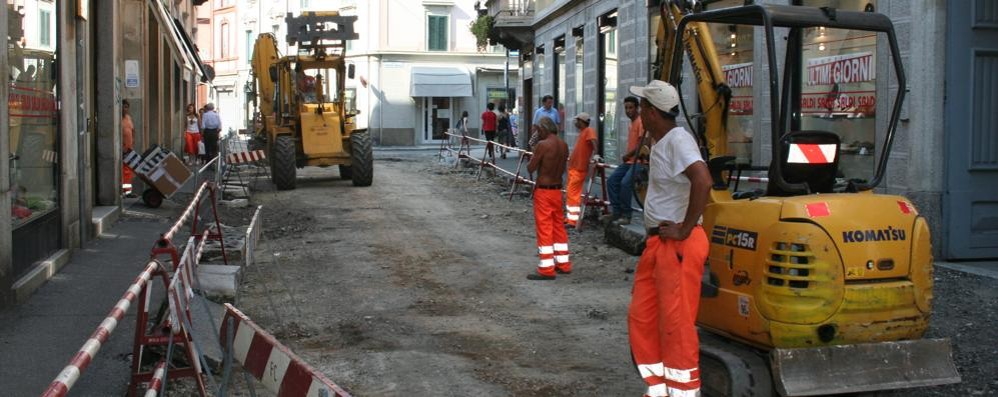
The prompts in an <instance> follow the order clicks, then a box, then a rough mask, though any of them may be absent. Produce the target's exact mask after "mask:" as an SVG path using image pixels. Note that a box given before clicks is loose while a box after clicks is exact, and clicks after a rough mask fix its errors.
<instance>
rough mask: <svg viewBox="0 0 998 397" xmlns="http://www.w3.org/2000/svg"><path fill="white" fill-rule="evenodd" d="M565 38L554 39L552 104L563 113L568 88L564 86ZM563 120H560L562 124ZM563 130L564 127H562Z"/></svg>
mask: <svg viewBox="0 0 998 397" xmlns="http://www.w3.org/2000/svg"><path fill="white" fill-rule="evenodd" d="M565 75H566V69H565V36H561V37H559V38H557V39H554V76H555V78H554V84H555V87H554V103H556V104H558V109H560V110H562V111H563V112H564V109H565V102H566V101H568V98H567V95H566V94H565V91H566V90H567V88H568V87H566V84H565V77H566V76H565ZM564 123H565V120H564V119H562V124H564ZM562 129H564V126H562Z"/></svg>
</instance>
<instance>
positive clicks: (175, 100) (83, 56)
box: [0, 0, 203, 306]
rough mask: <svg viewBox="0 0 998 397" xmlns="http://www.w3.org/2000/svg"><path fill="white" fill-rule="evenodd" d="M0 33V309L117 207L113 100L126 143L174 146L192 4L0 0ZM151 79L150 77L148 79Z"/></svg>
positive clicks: (187, 75)
mask: <svg viewBox="0 0 998 397" xmlns="http://www.w3.org/2000/svg"><path fill="white" fill-rule="evenodd" d="M5 3H6V4H5V7H2V8H0V30H4V31H7V32H8V35H7V36H8V44H7V45H6V46H4V47H3V49H2V50H0V65H2V67H3V68H4V69H5V70H7V71H8V73H4V75H3V77H0V78H2V79H3V80H4V81H3V84H0V87H2V88H0V90H3V91H0V95H2V96H4V97H7V98H8V104H7V106H5V107H3V109H2V110H0V120H3V122H2V123H0V152H2V153H7V156H6V159H5V161H3V162H0V306H5V305H10V304H13V303H16V302H20V301H23V300H24V299H26V298H27V297H28V296H29V295H30V294H31V292H32V291H34V290H35V289H37V288H38V287H39V286H40V285H42V284H43V283H44V282H45V281H46V280H48V279H49V278H50V277H52V276H53V275H54V274H55V273H57V272H58V271H59V268H60V267H61V266H62V265H63V264H65V263H66V262H67V261H68V260H69V258H70V256H71V255H72V253H73V251H74V250H76V249H79V248H80V247H81V246H82V245H83V244H84V243H85V242H86V241H88V240H91V239H93V238H94V237H95V234H96V233H95V229H94V226H93V223H92V217H93V214H94V213H95V212H101V213H105V212H115V211H119V210H120V206H121V204H122V198H121V126H120V115H121V106H120V103H121V100H122V99H128V100H129V101H132V106H131V108H132V115H133V118H134V119H135V124H136V133H135V148H136V150H142V149H143V148H146V147H148V146H149V145H151V144H154V143H155V144H160V145H165V146H167V147H168V148H170V149H173V150H176V149H179V148H180V146H179V144H180V138H181V137H182V135H180V132H181V131H180V128H181V127H180V125H181V124H180V122H181V121H182V120H181V117H182V114H181V113H180V111H181V110H178V109H180V106H181V105H180V103H183V102H184V101H185V99H186V98H192V93H193V92H194V87H195V85H196V84H198V82H199V81H200V76H201V75H202V74H203V72H201V71H200V68H198V66H197V60H196V59H194V58H193V57H192V56H190V52H191V50H190V48H191V47H192V46H193V43H192V42H191V40H190V34H191V33H192V31H193V29H192V27H193V22H194V20H193V14H192V13H191V12H192V11H193V6H194V4H193V3H192V2H191V1H190V0H183V1H171V2H169V4H166V3H161V2H160V1H158V0H157V1H153V0H123V1H106V2H89V1H84V0H79V1H51V0H7V1H6V2H5ZM149 83H153V84H149Z"/></svg>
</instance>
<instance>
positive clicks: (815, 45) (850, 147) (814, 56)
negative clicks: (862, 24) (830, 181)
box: [800, 0, 877, 180]
mask: <svg viewBox="0 0 998 397" xmlns="http://www.w3.org/2000/svg"><path fill="white" fill-rule="evenodd" d="M804 5H807V6H830V7H835V8H837V9H843V10H851V11H864V10H873V9H874V8H875V6H876V3H875V2H871V1H856V0H850V1H834V0H832V1H829V0H825V1H820V2H819V1H805V2H804ZM803 36H804V37H803V40H804V49H803V54H802V55H803V62H802V65H801V67H802V68H803V70H802V80H803V81H802V82H801V104H800V105H801V106H800V109H801V129H802V130H821V131H829V132H833V133H835V134H837V135H838V136H839V139H840V140H841V142H842V144H841V146H840V148H839V153H840V154H841V156H842V157H841V158H840V159H839V170H841V171H842V174H843V175H844V176H845V177H846V178H847V179H852V178H857V179H863V180H870V179H871V178H872V177H873V174H874V171H875V167H876V164H875V162H874V152H875V149H877V139H876V125H877V124H876V116H877V114H876V109H877V106H876V104H877V67H876V65H877V35H876V34H875V33H872V32H864V31H855V30H843V29H831V28H825V27H817V28H811V29H807V30H805V31H804V32H803Z"/></svg>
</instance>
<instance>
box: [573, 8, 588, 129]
mask: <svg viewBox="0 0 998 397" xmlns="http://www.w3.org/2000/svg"><path fill="white" fill-rule="evenodd" d="M583 32H584V29H583V26H579V27H577V28H575V29H572V36H573V38H574V39H575V114H579V113H581V112H582V111H583V110H582V109H583V105H585V102H584V101H583V99H582V93H583V92H584V91H585V83H584V80H583V77H585V68H583V61H584V60H585V40H583V38H582V36H583V35H584V33H583Z"/></svg>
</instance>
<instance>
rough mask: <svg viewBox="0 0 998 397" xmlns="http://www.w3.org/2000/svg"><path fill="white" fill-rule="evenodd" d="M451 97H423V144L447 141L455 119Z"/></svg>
mask: <svg viewBox="0 0 998 397" xmlns="http://www.w3.org/2000/svg"><path fill="white" fill-rule="evenodd" d="M452 112H453V109H452V100H451V98H450V97H423V134H422V138H421V141H422V143H435V142H440V141H441V140H443V139H446V138H447V136H446V135H445V134H444V133H445V132H447V130H448V129H449V128H451V125H452V123H451V119H452V118H453V113H452Z"/></svg>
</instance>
